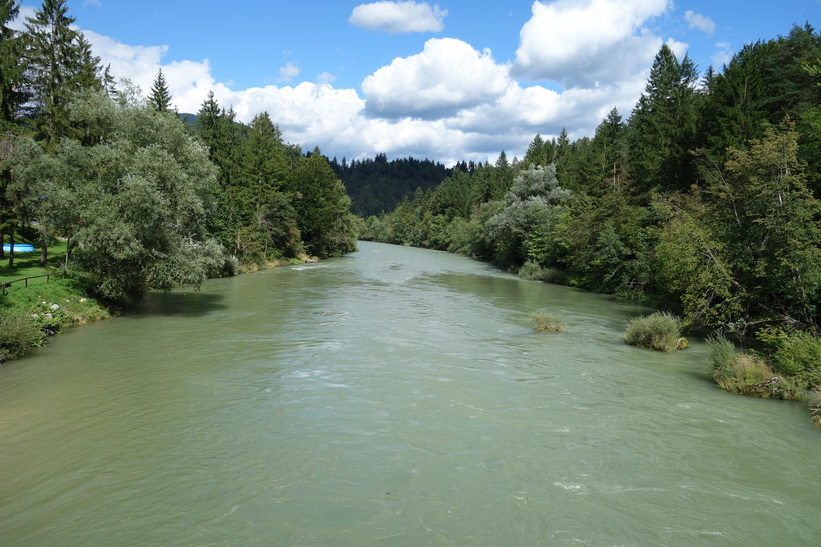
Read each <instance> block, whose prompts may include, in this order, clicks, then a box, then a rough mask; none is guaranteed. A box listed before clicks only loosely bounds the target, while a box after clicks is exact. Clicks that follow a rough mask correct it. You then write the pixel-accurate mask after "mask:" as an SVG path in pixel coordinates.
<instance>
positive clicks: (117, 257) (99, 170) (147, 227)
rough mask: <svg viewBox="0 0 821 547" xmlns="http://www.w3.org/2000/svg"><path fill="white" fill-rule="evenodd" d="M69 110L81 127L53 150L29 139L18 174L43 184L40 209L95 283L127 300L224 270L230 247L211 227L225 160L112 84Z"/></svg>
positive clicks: (25, 181) (24, 182)
mask: <svg viewBox="0 0 821 547" xmlns="http://www.w3.org/2000/svg"><path fill="white" fill-rule="evenodd" d="M67 112H68V116H69V120H70V121H71V123H72V124H74V125H75V126H76V127H77V128H78V131H82V134H80V135H78V136H77V138H75V139H69V138H66V139H63V140H62V141H61V142H60V143H59V144H58V145H57V146H56V147H55V148H54V151H53V153H47V152H44V151H42V148H41V147H40V146H39V145H38V144H37V143H34V142H33V141H31V140H30V139H21V143H19V144H18V150H19V151H18V153H17V154H16V155H15V157H14V158H13V160H12V161H13V162H15V168H16V179H15V184H18V185H20V187H21V188H23V187H26V188H31V189H32V192H28V194H29V195H31V194H32V193H34V192H36V193H35V194H34V195H35V196H37V197H38V199H37V200H36V201H37V203H38V205H37V207H38V218H39V219H40V220H41V221H42V222H43V223H48V224H50V225H51V227H52V229H53V230H54V231H56V232H58V233H60V234H61V235H62V236H64V237H66V238H67V239H68V240H69V242H70V247H71V248H72V249H73V260H74V261H75V262H76V264H77V266H78V267H79V268H80V270H82V271H83V272H85V275H86V278H87V280H88V282H89V284H90V286H91V288H92V290H94V291H95V292H97V293H98V294H100V295H101V296H103V297H105V298H107V299H109V300H115V301H124V300H128V299H131V298H135V297H139V296H140V295H142V294H143V293H144V292H146V291H148V290H151V289H159V290H167V289H170V288H172V287H173V286H175V285H179V284H193V285H198V284H200V283H202V282H203V281H204V280H205V279H206V277H207V276H208V275H209V274H213V273H215V272H217V271H218V268H219V267H220V266H221V265H222V261H221V257H222V251H221V248H220V247H219V245H218V244H217V243H216V242H215V241H214V240H213V239H212V238H211V237H210V236H209V234H208V232H207V229H206V227H207V218H208V216H209V215H210V214H211V213H212V211H213V208H214V199H213V195H214V187H215V185H216V169H215V168H214V166H213V164H211V162H210V161H209V160H208V153H207V151H206V150H205V148H204V147H203V146H202V145H201V144H200V143H199V142H197V141H196V140H195V139H194V138H193V137H192V136H191V135H190V134H189V133H188V132H187V131H186V129H185V127H184V125H183V123H182V122H181V121H180V120H178V119H176V118H174V117H171V116H165V115H162V114H160V113H158V112H156V111H154V110H152V109H150V108H148V107H144V106H143V107H140V106H133V105H128V104H123V103H116V102H114V101H112V100H111V99H110V98H109V97H108V96H107V94H106V93H105V92H104V91H98V92H86V93H83V94H80V95H78V96H76V97H75V99H74V100H73V101H72V102H71V104H70V105H69V108H68V110H67ZM83 142H95V144H94V145H92V146H85V145H83ZM40 197H41V198H42V199H41V198H40Z"/></svg>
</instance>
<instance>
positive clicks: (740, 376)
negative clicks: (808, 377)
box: [707, 336, 801, 400]
mask: <svg viewBox="0 0 821 547" xmlns="http://www.w3.org/2000/svg"><path fill="white" fill-rule="evenodd" d="M707 345H708V348H709V351H710V366H711V371H712V376H713V379H714V380H715V382H716V384H718V386H719V387H721V388H722V389H723V390H725V391H728V392H730V393H738V394H741V395H749V396H752V397H761V398H764V399H789V400H797V399H800V398H801V393H800V391H799V390H798V389H796V387H795V386H794V384H793V383H792V382H790V381H789V380H788V379H785V378H783V377H780V376H776V375H775V374H774V373H773V370H772V369H771V368H770V366H769V365H768V364H767V362H766V361H765V360H764V358H763V357H761V356H759V355H755V354H751V353H742V352H740V351H738V350H736V348H735V346H734V345H733V343H732V342H730V341H729V340H727V339H726V338H724V337H722V336H717V337H714V338H710V339H709V340H708V342H707Z"/></svg>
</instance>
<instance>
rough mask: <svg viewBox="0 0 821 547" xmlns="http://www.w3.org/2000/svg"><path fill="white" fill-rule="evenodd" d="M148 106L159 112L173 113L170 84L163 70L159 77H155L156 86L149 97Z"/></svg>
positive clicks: (158, 74)
mask: <svg viewBox="0 0 821 547" xmlns="http://www.w3.org/2000/svg"><path fill="white" fill-rule="evenodd" d="M148 105H149V106H150V107H151V108H153V109H154V110H156V111H158V112H170V111H171V93H170V92H169V91H168V82H166V80H165V74H163V73H162V69H159V70H158V71H157V76H155V77H154V85H153V86H152V87H151V94H150V95H149V96H148Z"/></svg>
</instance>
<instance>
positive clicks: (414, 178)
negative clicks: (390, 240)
mask: <svg viewBox="0 0 821 547" xmlns="http://www.w3.org/2000/svg"><path fill="white" fill-rule="evenodd" d="M329 165H330V166H331V169H332V170H333V171H334V173H335V174H336V176H337V177H339V179H340V180H342V182H343V183H344V184H345V188H346V190H347V192H348V195H349V196H350V197H351V211H352V212H353V213H355V214H357V215H360V216H362V217H363V218H367V217H369V216H375V215H379V214H381V213H385V212H388V211H392V210H393V209H395V208H396V206H397V205H398V204H399V203H400V202H401V201H402V199H404V198H411V197H413V195H414V192H415V191H416V189H417V188H418V189H420V190H421V191H425V190H429V189H432V188H434V187H436V186H437V185H438V184H439V183H441V182H442V181H443V180H444V179H445V178H447V177H448V176H450V175H451V170H450V169H448V168H446V167H445V166H444V165H442V164H441V163H435V162H432V161H430V160H427V159H425V160H418V159H416V158H413V157H408V158H396V159H393V160H390V161H388V158H387V156H385V154H377V155H376V157H375V158H373V159H363V160H351V162H350V163H348V161H347V160H346V159H345V158H342V161H341V163H340V162H338V161H337V159H336V158H333V159H331V160H330V161H329Z"/></svg>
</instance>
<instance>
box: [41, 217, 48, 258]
mask: <svg viewBox="0 0 821 547" xmlns="http://www.w3.org/2000/svg"><path fill="white" fill-rule="evenodd" d="M47 264H48V234H47V233H46V229H45V228H44V227H43V226H41V227H40V266H42V267H43V268H45V267H46V265H47Z"/></svg>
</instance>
